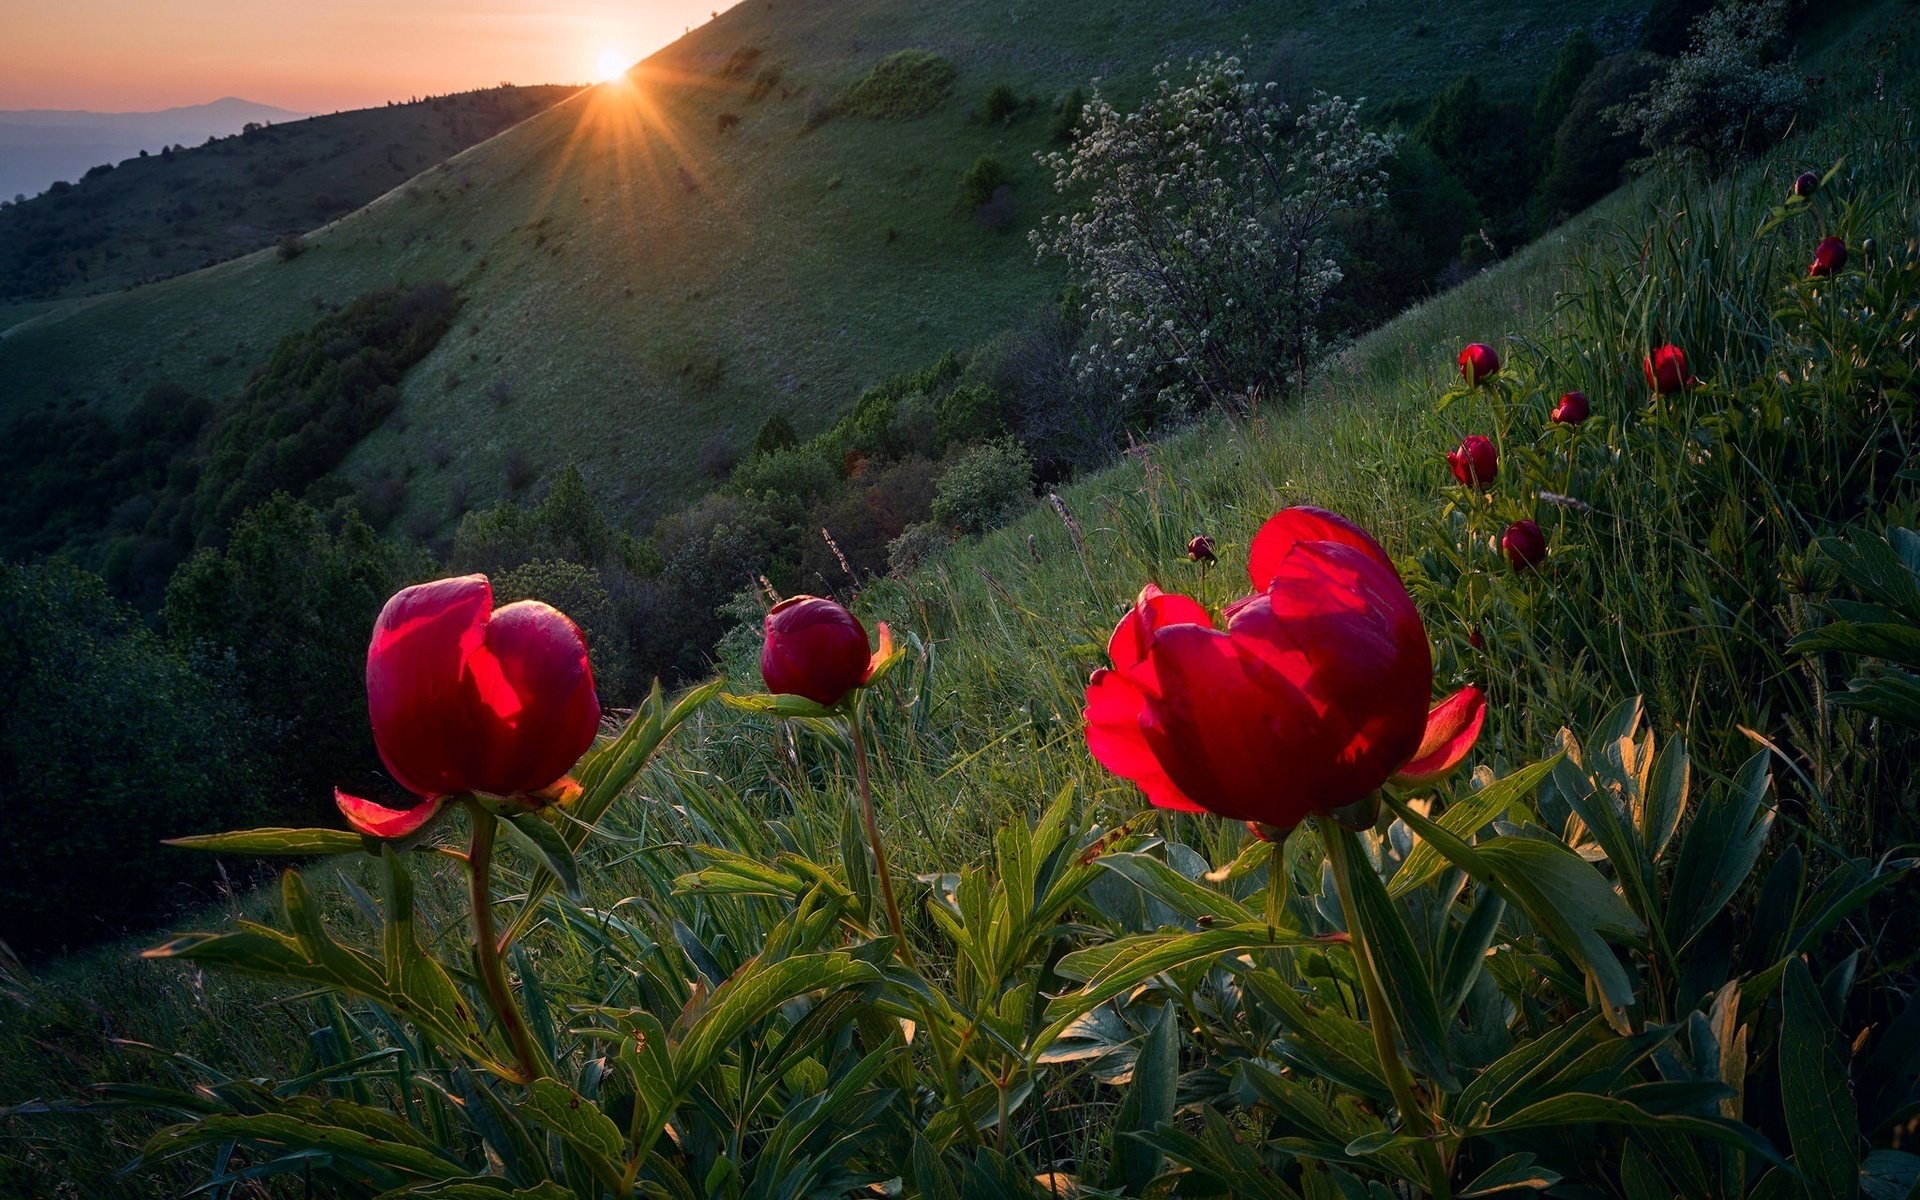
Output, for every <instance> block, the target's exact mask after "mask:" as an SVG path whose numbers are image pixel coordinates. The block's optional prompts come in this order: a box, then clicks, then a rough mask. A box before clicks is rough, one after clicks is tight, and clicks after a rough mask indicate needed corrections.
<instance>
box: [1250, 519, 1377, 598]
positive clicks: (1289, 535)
mask: <svg viewBox="0 0 1920 1200" xmlns="http://www.w3.org/2000/svg"><path fill="white" fill-rule="evenodd" d="M1302 542H1338V543H1339V544H1341V545H1343V546H1351V547H1353V548H1354V549H1356V550H1359V551H1361V552H1362V553H1364V554H1367V555H1369V556H1371V557H1372V558H1375V559H1377V560H1379V562H1380V565H1381V566H1383V567H1386V568H1387V569H1388V570H1392V569H1393V560H1392V559H1391V558H1388V557H1387V552H1386V551H1385V550H1382V549H1381V548H1380V543H1379V542H1376V541H1374V540H1373V538H1372V537H1370V536H1368V534H1367V531H1366V530H1364V529H1362V528H1360V527H1359V526H1358V525H1355V524H1354V523H1353V522H1351V521H1349V520H1347V519H1346V518H1345V517H1342V516H1340V515H1338V514H1336V513H1330V512H1328V511H1327V510H1326V509H1324V508H1314V507H1313V506H1311V505H1306V504H1299V505H1295V506H1294V507H1292V508H1283V509H1281V510H1280V511H1279V512H1277V513H1275V514H1273V516H1271V517H1269V518H1267V523H1266V524H1265V525H1262V526H1261V527H1260V532H1259V533H1256V534H1254V535H1253V545H1252V546H1251V547H1249V548H1248V550H1247V578H1248V579H1249V580H1250V581H1251V582H1252V583H1253V590H1254V591H1256V592H1264V591H1266V590H1267V587H1268V585H1269V584H1271V583H1272V582H1273V577H1274V576H1275V575H1278V574H1279V573H1280V564H1281V563H1283V562H1285V561H1286V560H1287V557H1288V556H1289V555H1291V554H1292V553H1293V548H1294V547H1295V546H1297V545H1299V544H1300V543H1302Z"/></svg>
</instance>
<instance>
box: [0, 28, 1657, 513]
mask: <svg viewBox="0 0 1920 1200" xmlns="http://www.w3.org/2000/svg"><path fill="white" fill-rule="evenodd" d="M1640 11H1641V10H1640V6H1639V5H1637V4H1630V3H1625V2H1615V0H1607V2H1600V3H1592V4H1587V5H1581V6H1561V7H1558V8H1554V9H1552V10H1551V12H1550V13H1544V12H1543V10H1541V9H1540V8H1539V7H1538V6H1537V5H1534V4H1530V3H1525V2H1522V0H1510V2H1507V3H1499V4H1488V5H1477V6H1474V7H1473V8H1471V9H1470V10H1463V11H1461V12H1458V13H1451V14H1448V15H1446V16H1444V17H1441V16H1438V15H1436V14H1434V13H1433V12H1432V11H1431V8H1430V6H1424V5H1420V4H1416V3H1411V2H1402V0H1396V2H1391V3H1374V4H1367V5H1354V6H1325V5H1315V4H1306V3H1300V4H1284V5H1274V4H1265V3H1237V4H1218V3H1202V2H1200V0H1187V2H1184V3H1180V4H1174V5H1167V4H1150V3H1144V2H1139V0H1134V2H1129V3H1121V4H1117V5H1101V6H1098V11H1097V12H1096V11H1094V10H1091V9H1086V8H1083V7H1082V6H1077V5H1056V4H1047V3H1038V2H1028V0H1023V2H1021V3H1016V4H1013V5H1011V6H1009V5H1007V4H1004V3H987V2H985V0H968V2H961V3H953V4H946V5H941V6H937V7H935V8H932V9H919V8H913V7H909V6H902V5H898V4H894V3H884V2H882V0H849V2H846V3H840V4H836V5H834V6H832V8H831V9H830V10H826V11H823V10H822V9H820V8H818V7H817V6H810V5H796V4H790V3H789V4H774V3H766V2H763V0H750V2H749V3H745V4H741V5H739V6H737V7H735V8H733V9H730V10H729V11H727V12H726V13H724V14H722V15H721V16H720V17H719V18H718V19H717V20H715V21H713V22H712V23H711V24H709V25H706V26H703V27H702V28H700V29H699V30H697V31H695V32H694V33H692V34H690V35H689V36H688V37H686V38H685V39H683V40H682V41H680V42H678V43H676V44H675V45H674V46H672V47H670V48H669V49H667V50H665V51H662V52H661V53H660V54H658V55H656V56H654V57H653V58H652V59H650V60H648V62H646V63H645V64H643V65H642V66H641V67H640V68H638V69H637V70H636V71H635V72H634V75H633V79H632V82H631V83H629V84H625V85H618V86H605V87H600V88H596V89H594V90H592V91H589V92H586V93H583V94H582V95H580V96H578V97H576V98H574V99H572V100H570V101H568V102H567V103H564V104H561V105H559V106H557V107H555V108H554V109H552V110H550V111H548V112H546V113H544V114H542V115H541V116H540V117H539V118H537V119H535V120H532V121H529V122H526V123H525V124H523V125H520V126H517V127H515V128H514V129H512V130H510V131H508V132H507V133H506V134H504V135H502V136H500V137H497V138H494V139H492V140H490V141H488V142H486V143H483V144H481V145H479V146H476V147H474V148H473V149H471V150H468V151H467V152H465V153H463V154H461V155H458V156H456V157H455V158H453V159H451V160H449V161H448V162H446V163H444V164H443V165H442V166H440V167H437V168H435V169H433V170H431V171H429V172H427V173H426V174H425V175H423V176H420V177H419V178H416V179H414V180H413V181H412V182H410V183H408V184H407V185H405V186H403V187H399V188H396V189H395V190H394V191H392V192H391V193H389V194H387V195H386V196H383V197H382V198H380V199H379V200H378V201H376V202H374V203H373V204H371V205H369V206H367V207H366V208H365V209H362V210H360V211H358V212H355V213H353V214H352V215H350V216H348V217H346V218H343V219H342V220H339V221H337V222H334V223H332V224H330V225H327V226H325V227H323V228H320V229H318V230H315V231H314V232H312V233H311V234H310V235H309V236H308V237H307V239H306V244H307V247H308V249H307V251H306V252H305V253H304V254H302V255H300V256H299V257H297V258H294V259H292V260H291V261H281V260H280V259H279V258H278V257H277V256H276V255H275V254H273V253H272V252H270V251H269V252H261V253H256V254H254V255H251V256H248V257H245V258H241V259H238V260H236V261H232V262H228V263H225V264H222V265H219V266H216V267H214V268H211V269H208V270H205V271H200V272H196V273H194V274H192V275H188V276H185V277H182V278H178V279H174V280H170V281H167V282H165V283H161V284H157V285H153V286H147V287H141V288H137V289H135V290H133V291H132V292H128V293H125V294H117V295H113V296H108V297H101V298H94V299H87V300H81V301H76V302H73V303H71V304H69V305H66V306H62V307H57V308H55V309H52V310H50V311H46V312H43V313H41V314H40V315H38V316H36V317H34V318H32V319H29V320H26V321H24V322H21V323H19V324H17V325H15V326H14V327H12V328H11V329H8V330H7V331H6V334H5V337H4V339H3V340H0V379H4V381H5V383H6V385H7V386H6V387H5V389H4V396H5V400H4V401H0V403H4V404H6V405H11V406H14V407H15V408H16V410H17V408H18V407H19V406H28V405H37V404H40V403H42V402H45V401H48V400H52V401H56V402H69V403H71V402H78V403H83V404H88V405H97V406H100V407H101V408H103V409H105V410H108V411H120V410H124V408H125V407H126V406H128V405H130V404H131V403H132V402H133V400H134V399H135V398H137V397H138V396H140V395H141V394H143V392H144V391H145V389H146V388H147V386H148V385H150V384H151V383H153V382H155V381H157V380H161V379H165V380H169V381H171V382H173V383H176V384H179V385H181V386H183V387H185V388H186V389H188V390H189V391H190V392H193V393H196V394H199V395H202V396H213V397H218V396H223V395H227V394H231V393H232V392H234V391H236V390H237V389H238V387H239V385H240V383H241V381H242V379H243V377H244V375H245V374H246V372H247V371H248V370H249V369H250V368H251V366H252V365H254V364H256V363H257V362H259V361H260V359H261V358H262V357H263V356H264V355H265V354H266V353H267V352H268V350H269V349H270V348H271V347H272V346H273V344H274V343H275V341H276V340H277V339H278V338H280V337H281V336H283V335H285V334H287V333H289V332H291V331H293V330H297V329H300V328H303V327H305V326H306V325H308V324H310V323H311V322H312V321H313V320H314V318H315V316H316V314H317V313H318V312H320V311H322V310H325V309H327V308H331V307H337V306H340V305H343V304H345V303H346V302H348V301H349V300H351V299H352V298H354V297H355V296H358V295H360V294H361V293H363V292H366V291H367V290H369V289H371V288H374V287H376V286H380V285H384V284H386V283H389V282H392V281H395V280H422V279H427V278H441V279H445V280H447V281H449V282H451V283H453V284H455V285H456V286H457V287H458V288H459V290H460V294H461V296H462V299H463V304H464V307H463V310H462V316H461V320H460V325H459V328H458V330H456V331H455V333H454V334H453V335H451V336H449V337H448V338H447V339H446V340H445V341H444V342H443V343H442V344H441V345H440V346H439V347H438V349H437V350H436V351H435V352H434V353H433V354H432V355H431V356H430V357H429V358H428V359H427V360H425V361H424V362H423V363H421V364H420V365H419V366H418V367H417V368H415V369H414V370H413V371H412V372H411V373H410V374H409V375H408V376H407V378H406V380H405V382H404V385H403V387H402V394H403V402H402V404H401V405H400V408H399V410H398V412H397V413H396V414H395V416H394V418H393V419H391V420H390V421H389V422H388V423H387V424H386V426H384V427H383V428H382V429H381V430H380V431H378V432H376V433H375V434H374V435H373V436H371V437H370V438H368V439H367V441H366V442H365V443H364V444H363V445H362V446H361V447H360V448H359V450H358V451H357V452H356V453H355V455H354V456H353V457H352V458H351V459H350V460H349V462H348V464H347V471H348V473H349V474H350V475H353V476H354V477H356V478H358V479H360V480H366V479H369V478H371V477H373V476H375V475H379V474H386V475H391V476H397V477H400V478H403V479H404V480H405V481H406V488H407V495H406V508H407V511H408V512H409V514H412V515H418V514H425V516H426V520H427V523H428V524H429V525H430V524H431V523H432V522H433V521H434V520H436V519H438V520H445V519H446V516H447V515H450V514H451V510H452V508H453V507H455V506H454V505H453V504H452V503H451V502H452V500H453V499H454V498H455V497H456V496H463V497H465V502H466V503H468V504H479V503H483V502H485V501H487V500H489V499H490V498H493V497H496V496H499V495H501V494H502V493H503V492H504V491H505V490H506V488H505V483H506V478H505V477H506V475H507V473H508V472H507V467H508V465H509V458H510V455H512V456H519V457H520V458H521V459H522V460H524V461H525V462H526V463H528V464H530V465H531V467H532V468H533V469H534V470H535V471H536V472H537V473H540V474H544V473H546V472H549V471H552V470H556V469H558V468H559V467H560V466H561V465H563V464H567V463H577V464H578V465H579V466H580V468H581V469H582V470H583V472H584V473H585V474H586V477H587V479H588V481H589V483H590V485H591V486H593V487H594V488H595V490H596V491H598V492H599V493H600V494H601V495H602V496H603V497H605V498H607V499H610V500H614V501H617V502H619V503H621V504H623V505H625V506H628V507H629V508H630V509H631V511H632V512H633V513H634V514H635V515H638V516H642V517H645V516H649V515H653V514H656V513H658V512H660V511H662V510H663V509H664V508H665V507H666V506H667V505H668V504H669V503H670V502H672V501H677V500H681V499H684V498H686V497H688V496H689V495H691V494H694V493H696V492H697V491H698V490H700V489H701V488H702V487H703V486H704V485H705V484H706V482H707V480H706V477H705V474H704V472H703V470H702V467H701V465H700V463H699V461H698V460H699V459H700V457H701V456H700V455H699V454H697V453H696V451H697V449H698V448H699V447H700V446H701V445H702V444H703V443H705V442H708V441H709V440H712V439H716V438H718V439H722V440H730V442H731V444H732V445H734V446H735V447H740V446H743V445H744V444H745V443H746V442H747V441H750V440H751V438H752V436H753V433H754V431H755V430H756V429H757V428H758V426H759V424H760V422H761V421H762V420H763V419H764V418H765V417H766V416H767V415H768V414H770V413H782V414H785V415H787V416H789V417H790V419H791V420H792V422H793V424H794V426H795V427H796V428H797V429H798V430H799V431H800V432H801V433H802V434H803V435H805V434H810V433H813V432H816V431H818V430H819V429H821V428H823V427H824V426H825V425H826V424H828V423H829V422H830V421H831V420H832V418H834V417H835V416H836V415H838V414H839V413H840V412H841V411H843V410H844V408H845V407H846V406H847V405H848V404H849V403H850V402H851V400H852V399H853V397H854V396H855V395H856V394H857V392H858V390H859V389H860V388H861V387H862V386H864V385H865V384H868V383H871V382H873V381H875V380H877V379H879V378H883V377H885V376H886V375H889V374H891V373H893V372H896V371H899V370H902V369H905V368H909V367H916V366H919V365H921V364H924V363H925V362H928V361H930V360H931V359H933V358H934V357H935V356H937V355H938V354H939V353H941V352H942V351H945V350H947V349H950V348H955V347H966V346H968V345H971V344H973V343H975V342H977V341H979V340H980V339H982V338H984V337H986V336H989V335H991V334H993V333H995V332H996V331H998V330H1000V329H1003V328H1005V327H1006V326H1008V325H1009V324H1011V323H1013V322H1015V321H1017V320H1018V319H1020V316H1021V314H1022V313H1024V312H1026V311H1028V310H1030V309H1031V308H1033V307H1034V306H1036V305H1037V304H1039V303H1041V302H1043V301H1044V300H1045V299H1046V298H1047V297H1048V296H1049V295H1050V294H1051V292H1052V291H1053V290H1054V288H1055V287H1056V286H1057V283H1058V279H1057V277H1056V276H1055V275H1054V274H1053V273H1052V271H1051V269H1043V268H1040V267H1037V266H1036V265H1035V263H1034V259H1033V252H1032V250H1031V248H1030V247H1029V245H1028V244H1027V241H1026V238H1025V236H1024V235H1025V232H1026V231H1027V230H1028V229H1030V228H1032V226H1033V223H1034V221H1035V219H1036V217H1037V216H1038V215H1039V214H1040V213H1041V212H1042V211H1044V210H1045V209H1046V207H1047V206H1048V204H1049V203H1050V199H1049V196H1048V194H1047V190H1046V183H1045V180H1044V176H1043V174H1042V172H1041V171H1040V169H1039V168H1038V167H1037V166H1036V165H1035V164H1034V163H1033V162H1032V158H1031V155H1032V153H1033V152H1034V151H1036V150H1039V149H1043V148H1045V147H1047V146H1048V145H1049V144H1050V138H1049V126H1050V124H1051V115H1050V113H1049V111H1048V110H1049V109H1050V107H1051V106H1052V104H1053V103H1054V101H1055V100H1056V98H1057V97H1058V96H1060V95H1061V94H1062V93H1063V92H1065V91H1066V90H1067V89H1069V88H1070V87H1073V86H1084V85H1087V84H1088V83H1090V82H1091V81H1092V80H1093V79H1095V78H1101V79H1104V80H1107V81H1109V85H1110V86H1111V87H1112V88H1113V89H1114V90H1116V91H1117V92H1119V93H1121V94H1123V95H1124V94H1126V93H1127V92H1128V91H1129V90H1130V89H1137V88H1138V87H1140V86H1141V85H1142V84H1143V82H1144V80H1145V78H1146V74H1147V71H1148V70H1149V68H1150V67H1151V65H1152V64H1153V63H1155V62H1157V61H1160V60H1162V59H1176V60H1178V59H1183V58H1184V57H1185V56H1187V55H1189V54H1195V53H1202V52H1206V51H1211V50H1218V49H1234V48H1238V47H1239V46H1241V45H1242V43H1243V41H1244V43H1245V46H1246V53H1247V56H1248V61H1249V62H1250V63H1251V64H1253V65H1254V67H1255V69H1256V71H1262V70H1264V71H1266V72H1268V73H1270V74H1272V75H1274V76H1276V77H1278V78H1280V79H1282V80H1284V81H1285V82H1286V83H1287V85H1288V86H1290V87H1313V88H1323V89H1327V90H1330V91H1338V92H1342V93H1345V94H1348V95H1360V94H1364V95H1367V96H1369V97H1372V98H1374V99H1375V100H1376V101H1377V102H1378V103H1379V105H1380V111H1381V112H1382V113H1392V112H1413V111H1417V109H1418V103H1419V102H1420V101H1422V100H1423V99H1424V98H1425V97H1427V96H1429V95H1431V94H1432V93H1434V92H1436V91H1438V90H1439V89H1441V88H1442V87H1444V86H1445V85H1446V84H1447V83H1448V82H1450V81H1451V80H1452V79H1453V78H1455V77H1456V76H1457V75H1458V74H1459V73H1460V72H1461V71H1462V70H1463V69H1468V68H1471V69H1473V70H1475V71H1477V72H1478V73H1479V74H1480V75H1481V76H1482V78H1483V80H1484V82H1485V85H1486V87H1487V89H1488V91H1489V93H1490V94H1491V95H1493V96H1495V97H1502V98H1524V97H1526V96H1527V95H1529V94H1530V90H1531V88H1532V87H1533V86H1534V84H1535V83H1537V81H1538V80H1539V79H1540V77H1541V76H1543V75H1544V73H1545V71H1546V67H1547V65H1548V63H1549V62H1550V61H1551V59H1552V56H1553V54H1554V53H1555V50H1556V48H1557V47H1558V46H1559V45H1560V44H1561V42H1562V41H1563V40H1564V39H1565V37H1566V36H1567V34H1568V33H1569V32H1570V31H1572V30H1575V29H1585V30H1588V31H1589V32H1590V33H1591V34H1592V35H1593V37H1594V38H1595V39H1596V41H1597V42H1598V43H1599V44H1600V46H1601V47H1602V48H1603V49H1609V50H1610V49H1617V48H1621V47H1623V46H1626V45H1628V44H1630V43H1631V42H1632V41H1633V39H1634V36H1635V31H1636V28H1637V23H1638V20H1639V16H1640ZM904 49H924V50H928V51H931V52H933V53H935V54H938V55H941V56H944V57H945V58H946V59H947V60H949V61H950V62H951V64H952V65H953V67H954V68H955V69H956V72H957V74H956V75H955V78H954V81H953V83H952V85H951V90H950V92H949V93H948V94H947V95H946V96H945V97H944V98H941V99H939V101H938V103H937V104H936V105H935V106H934V107H933V109H932V111H930V112H928V113H926V114H925V115H922V116H916V117H907V118H898V119H873V118H869V117H865V116H858V115H834V116H831V117H830V118H829V119H826V120H825V121H824V123H819V124H817V125H815V126H813V127H811V128H810V125H809V117H810V114H811V115H812V116H813V117H819V116H821V115H823V114H824V113H826V112H827V110H828V109H829V108H830V107H831V104H832V102H833V101H834V100H835V99H837V98H838V97H840V96H841V95H842V94H843V93H844V92H845V91H846V90H847V89H848V88H849V87H850V86H851V85H852V84H854V83H855V82H856V81H858V80H859V79H860V78H861V77H862V76H863V75H864V74H865V73H866V72H868V71H869V70H871V69H872V68H873V67H874V66H875V64H877V63H878V62H880V61H881V60H882V59H883V58H885V57H886V56H887V55H889V54H891V53H893V52H895V51H899V50H904ZM1003 84H1004V85H1007V86H1009V87H1010V88H1012V89H1013V92H1014V93H1015V95H1017V96H1019V97H1022V98H1028V97H1030V98H1032V99H1034V100H1035V101H1037V103H1036V104H1035V105H1033V107H1032V108H1031V109H1029V110H1023V111H1020V112H1017V113H1016V114H1015V115H1014V117H1013V119H1012V120H1011V121H1010V123H1001V124H994V123H988V122H986V121H984V120H981V119H977V114H978V113H979V112H980V111H981V110H982V108H983V105H984V102H985V99H986V97H987V95H988V93H989V91H990V90H991V89H993V88H994V87H995V86H996V85H1003ZM970 116H971V117H973V118H974V119H970ZM729 118H738V119H737V121H736V120H731V119H729ZM988 153H990V154H993V155H995V156H997V157H998V158H999V159H1000V160H1001V161H1002V163H1004V164H1005V165H1006V166H1007V168H1008V169H1009V171H1010V172H1011V178H1012V183H1013V187H1014V203H1015V216H1014V222H1013V226H1012V228H1011V229H1010V230H1008V231H1006V232H1003V233H998V234H996V233H989V232H986V231H983V230H982V229H980V228H978V227H977V226H976V223H975V222H974V220H973V219H972V218H971V216H970V214H968V213H966V212H965V211H963V210H961V209H960V207H959V206H958V204H957V201H956V198H957V194H958V189H957V181H958V179H959V176H960V175H961V173H962V171H963V169H965V168H966V167H967V166H968V164H970V163H971V162H973V161H974V159H975V158H976V157H978V156H980V155H982V154H988ZM435 447H438V448H439V449H438V450H437V451H436V450H431V449H430V448H435ZM721 448H722V449H724V446H722V447H721ZM517 469H518V470H519V471H522V472H523V471H524V467H521V468H517ZM414 523H415V524H416V525H417V524H418V523H419V522H418V521H415V522H414Z"/></svg>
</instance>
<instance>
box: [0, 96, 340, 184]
mask: <svg viewBox="0 0 1920 1200" xmlns="http://www.w3.org/2000/svg"><path fill="white" fill-rule="evenodd" d="M305 115H306V114H304V113H297V112H293V111H290V110H288V109H284V108H275V107H273V106H272V105H270V104H255V103H253V102H252V101H251V100H241V99H238V98H236V97H233V96H228V97H226V98H224V99H220V100H215V101H214V102H212V103H211V104H192V105H186V106H184V107H181V108H166V109H161V110H160V111H158V112H85V111H81V110H77V109H58V108H29V109H16V110H13V111H6V110H0V197H6V198H11V197H14V196H17V195H27V196H36V195H39V194H40V193H41V192H43V191H45V190H46V189H47V188H48V187H50V186H52V184H53V183H54V182H55V181H57V180H62V179H64V180H66V181H68V182H72V181H74V180H76V179H78V178H80V177H81V176H82V175H84V174H86V172H87V171H88V170H90V169H91V168H93V167H97V166H100V165H101V164H102V163H117V162H119V161H120V160H121V159H124V158H132V157H133V156H135V155H137V154H139V153H140V151H142V150H146V151H148V152H149V153H154V152H158V151H159V150H160V148H161V147H162V146H173V145H183V146H197V145H199V144H200V143H201V142H204V141H206V140H207V139H208V138H210V137H226V136H227V135H229V134H234V133H239V132H240V130H241V129H243V128H244V127H246V125H247V124H249V123H257V124H262V125H267V124H272V123H273V122H276V121H289V120H293V119H294V118H297V117H302V116H305Z"/></svg>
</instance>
